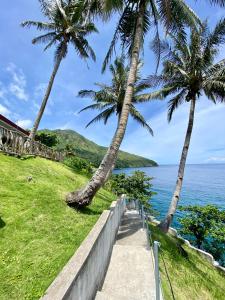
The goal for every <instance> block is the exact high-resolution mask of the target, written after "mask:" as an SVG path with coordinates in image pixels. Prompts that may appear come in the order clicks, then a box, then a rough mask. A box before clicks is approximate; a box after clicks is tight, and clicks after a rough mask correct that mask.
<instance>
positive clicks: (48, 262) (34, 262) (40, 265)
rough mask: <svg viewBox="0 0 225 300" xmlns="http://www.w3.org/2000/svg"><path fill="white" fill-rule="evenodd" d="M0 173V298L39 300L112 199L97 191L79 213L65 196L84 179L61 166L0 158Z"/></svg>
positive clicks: (1, 156)
mask: <svg viewBox="0 0 225 300" xmlns="http://www.w3.org/2000/svg"><path fill="white" fill-rule="evenodd" d="M0 170H1V177H0V197H1V201H0V291H1V292H0V299H1V300H9V299H10V300H11V299H21V300H22V299H32V300H34V299H38V298H39V297H40V296H41V295H42V294H43V292H44V291H45V290H46V288H47V287H48V286H49V284H50V283H51V282H52V280H53V279H54V278H55V276H56V275H57V274H58V272H59V271H60V270H61V268H62V267H63V266H64V264H65V263H66V262H67V261H68V259H69V258H70V257H71V256H72V254H73V253H74V251H75V250H76V249H77V248H78V247H79V245H80V244H81V242H82V241H83V240H84V238H85V237H86V236H87V234H88V232H89V231H90V229H91V228H92V226H93V225H94V223H95V222H96V221H97V219H98V217H99V215H100V214H101V212H102V211H103V210H104V209H107V208H108V207H109V205H110V203H111V201H112V200H114V196H112V195H111V194H110V193H108V192H107V191H104V190H101V191H100V192H99V193H98V196H97V197H96V198H95V199H94V200H93V203H92V205H91V206H90V207H89V208H86V209H85V211H84V212H82V213H80V212H78V211H75V210H73V209H71V208H69V207H68V206H67V205H66V204H65V202H64V197H65V195H66V193H67V192H68V191H71V190H74V189H77V188H78V187H80V186H81V185H83V184H84V183H85V181H86V178H85V177H82V176H80V175H77V174H74V173H73V172H72V171H71V170H70V169H69V168H67V167H65V166H63V165H61V164H60V163H55V162H52V161H48V160H45V159H41V158H36V159H34V158H32V159H28V160H24V161H22V160H19V159H17V158H13V157H7V156H4V155H3V154H0ZM28 176H32V177H33V180H32V181H31V182H28V180H27V177H28Z"/></svg>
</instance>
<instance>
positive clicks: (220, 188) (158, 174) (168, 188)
mask: <svg viewBox="0 0 225 300" xmlns="http://www.w3.org/2000/svg"><path fill="white" fill-rule="evenodd" d="M136 170H140V171H143V172H145V173H146V174H147V175H148V176H150V177H153V180H152V184H153V188H152V190H153V191H155V192H157V195H154V196H153V198H152V199H151V204H152V207H153V208H154V209H156V210H157V211H158V212H159V216H157V219H161V218H163V217H164V216H165V214H166V212H167V210H168V207H169V204H170V201H171V197H172V194H173V191H174V187H175V183H176V177H177V172H178V166H177V165H161V166H159V167H151V168H129V169H121V170H115V171H114V172H113V173H114V174H116V173H122V172H124V173H126V174H131V173H132V172H134V171H136ZM179 204H180V205H195V204H197V205H207V204H214V205H217V206H218V207H220V208H222V209H225V164H205V165H187V166H186V169H185V175H184V182H183V188H182V193H181V197H180V201H179ZM183 214H184V212H181V211H179V210H178V211H177V213H176V215H175V218H174V222H173V227H175V228H177V227H179V221H178V219H179V218H180V217H182V215H183Z"/></svg>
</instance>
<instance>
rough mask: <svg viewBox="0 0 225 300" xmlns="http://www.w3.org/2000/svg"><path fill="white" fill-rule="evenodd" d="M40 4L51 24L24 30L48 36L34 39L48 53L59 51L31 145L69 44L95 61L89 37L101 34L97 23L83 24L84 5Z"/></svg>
mask: <svg viewBox="0 0 225 300" xmlns="http://www.w3.org/2000/svg"><path fill="white" fill-rule="evenodd" d="M39 2H40V4H41V9H42V12H43V14H44V16H45V17H46V18H47V19H48V22H42V21H41V22H40V21H25V22H23V23H22V26H23V27H28V28H30V27H31V26H34V27H36V28H37V30H40V31H45V32H47V33H45V34H43V35H40V36H38V37H36V38H34V39H33V40H32V43H33V44H38V43H45V44H47V45H46V47H45V48H44V50H47V49H49V48H50V47H52V46H55V47H56V50H55V62H54V68H53V71H52V74H51V77H50V80H49V83H48V86H47V89H46V93H45V95H44V98H43V101H42V104H41V107H40V110H39V112H38V115H37V117H36V120H35V122H34V125H33V128H32V130H31V132H30V135H29V139H30V140H31V141H33V140H34V138H35V134H36V132H37V129H38V126H39V123H40V121H41V118H42V116H43V113H44V110H45V107H46V104H47V101H48V99H49V96H50V93H51V90H52V86H53V83H54V79H55V76H56V74H57V71H58V69H59V66H60V63H61V61H62V59H63V58H65V57H66V54H67V51H68V44H72V45H73V46H74V48H75V51H76V52H77V54H78V55H79V56H80V57H81V58H84V59H87V58H89V57H91V58H92V59H93V60H95V54H94V51H93V50H92V48H91V47H90V45H89V43H88V41H87V39H86V36H87V35H89V34H91V33H93V32H97V29H96V28H95V26H94V24H93V23H90V22H86V23H85V24H83V19H82V17H81V16H82V12H83V6H82V2H81V1H79V2H77V3H76V4H75V3H73V4H71V1H69V0H67V1H62V0H53V1H50V0H39Z"/></svg>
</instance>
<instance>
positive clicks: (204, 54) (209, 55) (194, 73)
mask: <svg viewBox="0 0 225 300" xmlns="http://www.w3.org/2000/svg"><path fill="white" fill-rule="evenodd" d="M172 40H173V42H174V45H173V47H172V49H171V50H169V52H168V55H167V59H166V61H165V62H164V65H163V70H162V74H161V75H158V76H157V75H152V76H149V77H148V79H147V80H145V81H144V83H145V84H149V85H150V86H153V87H157V86H161V89H160V90H158V91H155V92H153V93H150V94H148V95H145V97H146V99H148V97H149V98H151V99H152V98H153V97H155V98H159V99H162V98H166V97H167V96H170V97H171V98H170V100H169V102H168V120H169V121H170V120H171V118H172V115H173V113H174V111H175V110H176V109H177V108H178V107H179V106H180V105H181V104H182V103H184V102H189V103H190V112H189V121H188V127H187V132H186V136H185V141H184V145H183V149H182V153H181V158H180V164H179V169H178V176H177V182H176V187H175V191H174V194H173V197H172V200H171V204H170V207H169V210H168V213H167V215H166V218H165V219H164V220H163V221H162V222H161V224H160V228H161V229H162V230H163V231H165V232H167V231H168V229H169V226H170V225H171V223H172V220H173V216H174V214H175V212H176V209H177V205H178V201H179V198H180V193H181V189H182V183H183V177H184V170H185V165H186V159H187V155H188V150H189V146H190V140H191V134H192V130H193V124H194V115H195V107H196V102H197V100H198V99H199V98H200V96H202V95H203V94H205V96H206V98H208V99H209V100H211V101H212V102H213V103H217V102H225V59H223V60H221V61H219V62H217V63H215V62H214V61H215V58H216V56H217V54H218V51H219V47H220V45H222V44H224V43H225V19H221V20H220V22H218V24H217V25H216V26H215V28H214V30H213V31H212V32H210V30H209V28H208V26H207V23H206V22H205V23H204V24H203V25H202V27H201V28H200V30H199V31H195V30H192V32H191V36H190V42H189V43H188V44H187V43H184V42H183V39H180V38H179V35H178V37H174V36H172Z"/></svg>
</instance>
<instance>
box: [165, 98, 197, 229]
mask: <svg viewBox="0 0 225 300" xmlns="http://www.w3.org/2000/svg"><path fill="white" fill-rule="evenodd" d="M195 102H196V100H195V98H194V99H192V100H191V107H190V113H189V122H188V128H187V132H186V136H185V141H184V146H183V150H182V154H181V159H180V164H179V169H178V177H177V182H176V187H175V191H174V194H173V197H172V200H171V203H170V207H169V210H168V212H167V215H166V218H165V219H164V220H163V221H162V222H161V223H160V224H159V228H160V229H161V230H162V231H164V232H168V230H169V227H170V225H171V223H172V221H173V216H174V214H175V212H176V209H177V205H178V201H179V198H180V193H181V188H182V183H183V178H184V169H185V165H186V159H187V155H188V149H189V146H190V140H191V134H192V129H193V123H194V114H195Z"/></svg>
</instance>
